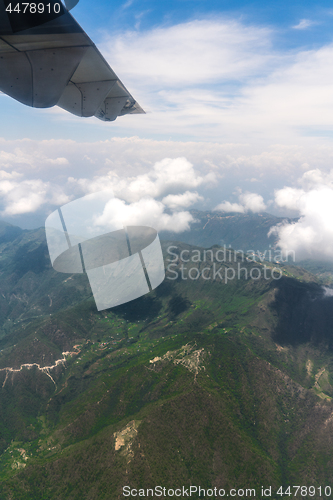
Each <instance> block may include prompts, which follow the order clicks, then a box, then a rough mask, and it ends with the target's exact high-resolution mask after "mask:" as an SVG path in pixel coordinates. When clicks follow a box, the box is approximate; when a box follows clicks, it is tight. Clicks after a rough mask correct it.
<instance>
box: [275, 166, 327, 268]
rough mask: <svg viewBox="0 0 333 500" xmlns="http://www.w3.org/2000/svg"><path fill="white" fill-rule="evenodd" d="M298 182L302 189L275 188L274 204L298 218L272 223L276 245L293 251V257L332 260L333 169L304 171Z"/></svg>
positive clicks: (284, 249) (286, 250)
mask: <svg viewBox="0 0 333 500" xmlns="http://www.w3.org/2000/svg"><path fill="white" fill-rule="evenodd" d="M299 183H300V184H301V185H303V186H304V188H303V189H299V188H292V187H285V188H283V189H280V190H277V191H276V193H275V201H276V204H277V205H278V206H281V207H286V208H291V209H294V210H297V211H298V213H299V214H300V218H299V220H298V221H296V222H293V223H287V222H285V223H284V224H281V225H278V226H275V227H274V228H272V229H271V232H274V233H275V234H277V236H278V238H279V241H278V245H279V247H280V248H281V249H282V250H283V251H284V252H291V251H293V252H295V255H296V258H297V260H302V259H305V258H316V259H325V260H326V259H330V260H332V259H333V218H332V213H333V170H332V171H331V172H329V173H324V172H320V171H319V170H318V169H315V170H311V171H308V172H305V173H304V175H303V176H302V178H300V179H299Z"/></svg>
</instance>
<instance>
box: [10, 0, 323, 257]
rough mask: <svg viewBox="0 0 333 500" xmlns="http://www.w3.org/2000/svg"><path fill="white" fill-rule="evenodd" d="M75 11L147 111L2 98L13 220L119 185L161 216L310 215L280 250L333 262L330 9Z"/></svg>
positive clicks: (139, 6)
mask: <svg viewBox="0 0 333 500" xmlns="http://www.w3.org/2000/svg"><path fill="white" fill-rule="evenodd" d="M72 14H73V15H74V17H75V18H76V19H77V21H78V22H79V23H80V24H81V26H82V27H83V28H84V29H85V31H86V32H87V33H88V35H89V36H90V37H91V38H92V39H93V41H94V42H95V43H96V44H97V46H98V48H99V50H100V51H101V52H102V54H103V55H104V57H105V58H106V59H107V60H108V62H109V64H110V65H111V67H112V68H113V69H114V71H115V72H116V73H117V75H118V77H119V78H120V79H121V80H122V81H123V83H124V84H125V85H126V87H127V88H128V90H129V91H130V92H131V93H132V94H133V96H134V97H135V98H136V99H137V101H138V102H139V103H140V104H141V105H142V107H143V108H144V109H145V110H146V111H147V114H146V115H135V116H125V117H121V118H118V119H117V120H116V121H115V122H113V123H104V122H100V121H99V120H97V119H95V118H91V119H80V118H78V117H74V116H72V115H70V114H69V113H67V112H65V111H63V110H61V109H59V108H57V107H55V108H52V109H46V110H39V109H31V108H28V107H25V106H23V105H21V104H20V103H18V102H16V101H14V100H12V99H10V98H8V97H7V96H4V95H0V106H1V114H2V120H1V123H0V202H1V207H2V217H3V218H4V219H5V220H8V221H9V222H11V223H14V224H15V223H17V224H20V225H23V226H26V227H32V226H36V225H42V223H43V221H44V220H45V218H46V216H47V215H48V214H49V213H50V211H52V210H54V209H55V208H56V207H57V206H59V205H61V204H63V203H66V202H68V201H70V200H72V199H74V198H76V197H79V196H82V195H84V194H86V193H88V192H91V191H92V189H95V190H98V189H103V188H104V187H108V188H110V189H113V190H114V192H115V194H116V196H119V197H121V196H122V197H123V199H124V200H125V201H126V202H127V203H129V204H131V203H134V204H135V203H139V201H140V200H141V199H142V198H147V197H151V198H152V199H154V200H155V201H156V203H157V205H156V207H157V208H156V210H157V212H156V213H160V211H161V209H162V208H163V207H164V208H169V209H170V207H172V210H175V212H177V211H178V212H177V213H184V211H186V210H188V209H189V208H191V207H196V208H202V209H214V208H216V207H219V209H220V210H224V211H230V210H231V209H232V210H234V211H238V212H243V213H246V212H258V211H263V210H266V211H268V212H271V213H276V214H282V215H283V214H285V215H295V216H296V215H297V216H301V222H300V223H299V224H298V225H295V227H294V228H291V227H287V230H284V232H283V231H282V230H281V246H282V247H285V248H287V247H288V245H291V244H292V245H293V246H295V247H297V250H298V251H299V252H301V251H303V250H304V249H306V251H307V252H308V253H310V254H311V252H312V253H313V252H315V248H316V247H318V242H321V243H322V244H321V247H322V248H326V249H327V250H325V252H324V254H325V255H326V256H327V255H329V256H330V257H332V258H333V254H332V255H331V253H332V250H330V248H333V226H332V227H331V225H330V224H329V223H328V222H327V221H326V218H325V213H327V212H330V211H331V210H333V206H331V204H330V201H329V200H330V199H332V200H333V173H332V172H333V171H332V157H333V144H332V137H333V69H332V68H333V64H332V61H333V6H332V4H331V2H326V1H325V2H324V1H321V2H314V1H311V2H309V1H308V2H292V1H289V2H287V1H286V2H276V1H266V2H265V3H263V2H261V1H255V2H247V1H233V2H227V1H221V0H219V1H199V0H198V1H195V0H193V1H192V0H173V1H168V2H164V3H163V2H153V1H150V0H146V1H145V0H143V1H140V2H139V1H136V0H133V1H131V0H128V1H127V2H114V1H112V2H110V1H98V0H97V1H95V2H87V1H86V0H80V2H79V4H78V5H77V6H76V7H75V8H74V9H73V11H72ZM179 159H180V160H179ZM163 162H164V163H163ZM170 162H171V163H170ZM173 162H174V163H173ZM160 165H162V166H165V169H166V170H165V171H166V172H167V173H168V175H170V176H173V177H174V180H173V182H169V180H168V178H167V176H166V174H165V173H164V174H163V173H162V172H161V169H160ZM175 165H176V168H175ZM189 165H190V166H189ZM186 177H187V178H188V181H186V180H185V179H186ZM124 186H130V189H129V190H128V189H127V188H126V189H125V187H124ZM327 190H328V191H327ZM331 191H332V192H331ZM330 195H331V196H330ZM170 196H171V198H170ZM175 196H176V198H175ZM177 196H178V198H177ZM316 196H317V197H319V199H324V200H325V203H321V204H318V202H315V201H314V200H317V199H318V198H316ZM159 203H161V204H162V205H163V207H162V205H158V204H159ZM332 203H333V202H332ZM135 206H136V207H137V208H138V207H139V206H137V205H135ZM138 210H139V208H138ZM140 210H141V209H140ZM140 210H139V211H140ZM179 217H180V219H179V220H181V217H183V216H179ZM185 219H186V217H185V218H184V217H183V219H182V220H183V222H184V220H185ZM179 227H181V223H180V226H179ZM288 231H289V232H288ZM298 242H301V243H298ZM319 246H320V245H319ZM304 251H305V250H304Z"/></svg>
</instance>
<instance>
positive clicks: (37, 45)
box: [0, 0, 144, 121]
mask: <svg viewBox="0 0 333 500" xmlns="http://www.w3.org/2000/svg"><path fill="white" fill-rule="evenodd" d="M77 1H78V0H77ZM77 1H76V0H65V5H66V7H67V8H68V9H70V8H72V7H73V6H74V5H76V3H77ZM66 7H65V6H64V5H63V4H62V3H61V2H60V0H42V1H40V0H39V1H38V2H37V3H32V2H21V1H20V2H18V1H16V0H14V1H13V2H10V1H8V0H0V90H1V91H2V92H4V93H5V94H7V95H9V96H10V97H13V98H14V99H16V100H17V101H20V102H21V103H23V104H26V105H27V106H32V107H35V108H48V107H51V106H55V105H58V106H60V107H61V108H63V109H65V110H67V111H69V112H70V113H73V114H74V115H77V116H84V117H89V116H96V117H97V118H99V119H100V120H104V121H113V120H115V119H116V118H117V117H118V116H122V115H125V114H128V113H144V111H143V109H142V108H141V107H140V106H139V104H138V103H137V102H136V101H135V99H134V98H133V97H132V96H131V94H130V93H129V92H128V90H127V89H126V87H125V86H124V85H123V83H122V82H121V81H120V80H119V78H118V77H117V75H116V74H115V73H114V71H113V70H112V69H111V68H110V66H109V65H108V63H107V62H106V61H105V59H104V58H103V56H102V55H101V53H100V52H99V51H98V49H97V47H96V46H95V45H94V43H93V42H92V41H91V40H90V38H89V37H88V35H87V34H86V33H85V32H84V31H83V29H82V28H81V27H80V26H79V24H78V23H77V22H76V21H75V19H74V18H73V17H72V15H71V14H70V13H69V12H68V10H67V8H66Z"/></svg>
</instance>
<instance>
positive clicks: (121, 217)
mask: <svg viewBox="0 0 333 500" xmlns="http://www.w3.org/2000/svg"><path fill="white" fill-rule="evenodd" d="M164 209H165V205H164V204H163V203H161V202H160V201H156V200H154V199H152V198H143V199H141V200H139V201H136V202H134V203H131V204H126V203H125V201H124V200H120V199H119V198H113V199H111V200H110V201H109V202H107V204H106V206H105V209H104V211H103V214H102V215H100V216H99V217H97V218H96V219H95V221H94V223H95V225H96V226H102V227H103V228H108V227H110V228H113V227H119V225H123V226H136V225H137V226H140V225H143V226H150V227H153V228H154V229H156V230H157V231H162V230H169V231H175V232H179V231H185V230H187V229H189V223H190V222H191V221H192V220H193V217H192V216H191V214H190V213H189V212H176V213H173V214H171V215H169V214H166V213H164Z"/></svg>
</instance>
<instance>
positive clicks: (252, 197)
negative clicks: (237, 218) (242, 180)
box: [239, 193, 266, 212]
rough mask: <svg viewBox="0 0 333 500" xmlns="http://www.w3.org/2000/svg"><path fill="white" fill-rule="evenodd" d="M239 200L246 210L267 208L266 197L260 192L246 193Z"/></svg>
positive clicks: (261, 210) (258, 210)
mask: <svg viewBox="0 0 333 500" xmlns="http://www.w3.org/2000/svg"><path fill="white" fill-rule="evenodd" d="M239 201H240V202H241V203H242V205H243V206H244V209H245V211H246V212H263V211H264V210H266V205H265V203H264V199H263V197H262V196H261V195H260V194H256V193H244V194H241V195H240V196H239Z"/></svg>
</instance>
